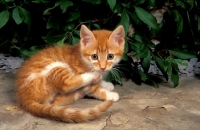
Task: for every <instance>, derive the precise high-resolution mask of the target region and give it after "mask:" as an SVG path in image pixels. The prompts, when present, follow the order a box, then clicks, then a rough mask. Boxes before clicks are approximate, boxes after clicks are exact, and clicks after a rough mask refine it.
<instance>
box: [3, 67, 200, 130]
mask: <svg viewBox="0 0 200 130" xmlns="http://www.w3.org/2000/svg"><path fill="white" fill-rule="evenodd" d="M14 78H15V71H12V72H5V71H0V130H200V78H199V77H182V78H181V79H180V85H179V87H177V88H173V87H172V84H171V83H167V82H164V80H163V81H162V82H160V83H159V86H160V87H159V88H158V89H155V88H153V87H151V86H148V85H146V84H142V85H140V86H139V85H136V84H134V83H133V82H131V81H128V82H124V85H123V86H116V87H115V91H117V92H118V93H119V95H120V100H119V101H118V102H116V103H114V105H113V106H111V108H109V110H108V111H107V112H106V113H104V114H103V115H102V116H100V117H99V118H97V119H95V120H93V121H88V122H84V123H80V124H73V123H71V124H69V123H63V122H58V121H52V120H48V119H42V118H38V117H34V116H32V115H30V114H28V113H26V112H23V111H22V110H20V109H18V108H17V106H16V105H17V104H16V100H15V96H14V95H15V93H14V85H13V83H14ZM100 102H101V101H98V100H94V99H81V100H78V101H77V102H75V103H74V104H72V105H71V107H76V108H78V107H80V108H89V107H93V106H95V105H96V104H98V103H100Z"/></svg>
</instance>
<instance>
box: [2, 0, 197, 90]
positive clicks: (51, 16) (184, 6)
mask: <svg viewBox="0 0 200 130" xmlns="http://www.w3.org/2000/svg"><path fill="white" fill-rule="evenodd" d="M81 24H86V25H87V26H88V27H89V28H91V29H100V28H106V29H109V30H113V29H114V28H115V27H116V26H118V25H120V24H122V25H123V26H124V28H125V32H126V34H127V35H126V44H125V54H124V56H123V61H122V62H121V64H119V65H118V66H116V67H115V68H114V69H113V70H112V71H111V73H109V74H108V76H107V79H109V80H112V81H113V82H116V83H121V77H127V78H131V79H133V80H134V79H136V80H134V81H136V82H138V81H139V82H140V81H143V82H146V81H149V82H150V83H151V84H152V85H154V87H157V84H156V83H155V82H154V81H153V80H151V78H150V77H149V75H148V69H149V66H150V61H151V59H153V60H154V61H155V62H156V64H157V66H158V67H159V69H160V70H161V71H162V73H163V74H164V77H165V78H166V80H168V79H169V78H170V79H171V80H172V82H173V83H174V86H175V87H176V86H177V85H178V83H179V82H178V81H179V75H178V72H179V69H178V64H183V65H185V63H184V62H183V61H182V59H189V58H192V57H195V56H196V55H199V54H200V51H199V50H200V45H199V44H200V37H199V34H200V8H199V1H197V0H159V1H155V0H57V1H50V0H32V1H30V0H0V46H1V49H0V52H2V53H11V54H12V55H20V56H21V57H29V56H30V55H32V54H33V53H35V52H36V51H37V50H39V49H41V48H43V47H45V46H49V45H52V44H59V45H63V44H64V43H68V44H76V43H77V42H78V41H79V27H80V25H81ZM154 41H158V42H160V43H159V44H157V43H155V42H154ZM127 54H128V55H127ZM134 58H137V59H140V60H141V65H142V68H143V69H142V70H141V69H138V67H137V66H138V63H136V62H134V60H133V59H134ZM130 72H131V73H130Z"/></svg>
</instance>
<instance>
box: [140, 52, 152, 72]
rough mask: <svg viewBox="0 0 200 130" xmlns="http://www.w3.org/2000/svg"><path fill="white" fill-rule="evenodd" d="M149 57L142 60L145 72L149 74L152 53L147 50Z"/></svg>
mask: <svg viewBox="0 0 200 130" xmlns="http://www.w3.org/2000/svg"><path fill="white" fill-rule="evenodd" d="M147 53H148V54H147V56H146V57H144V58H143V60H142V67H143V69H144V72H148V70H149V67H150V61H151V55H150V51H149V50H148V49H147Z"/></svg>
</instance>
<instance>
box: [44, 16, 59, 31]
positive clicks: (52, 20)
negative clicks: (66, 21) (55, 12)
mask: <svg viewBox="0 0 200 130" xmlns="http://www.w3.org/2000/svg"><path fill="white" fill-rule="evenodd" d="M46 28H47V29H50V28H53V29H60V24H59V22H58V19H57V18H56V17H53V16H52V17H50V18H49V20H48V22H47V25H46Z"/></svg>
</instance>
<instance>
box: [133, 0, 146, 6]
mask: <svg viewBox="0 0 200 130" xmlns="http://www.w3.org/2000/svg"><path fill="white" fill-rule="evenodd" d="M145 1H146V0H133V3H134V5H140V4H143V3H144V2H145Z"/></svg>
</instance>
